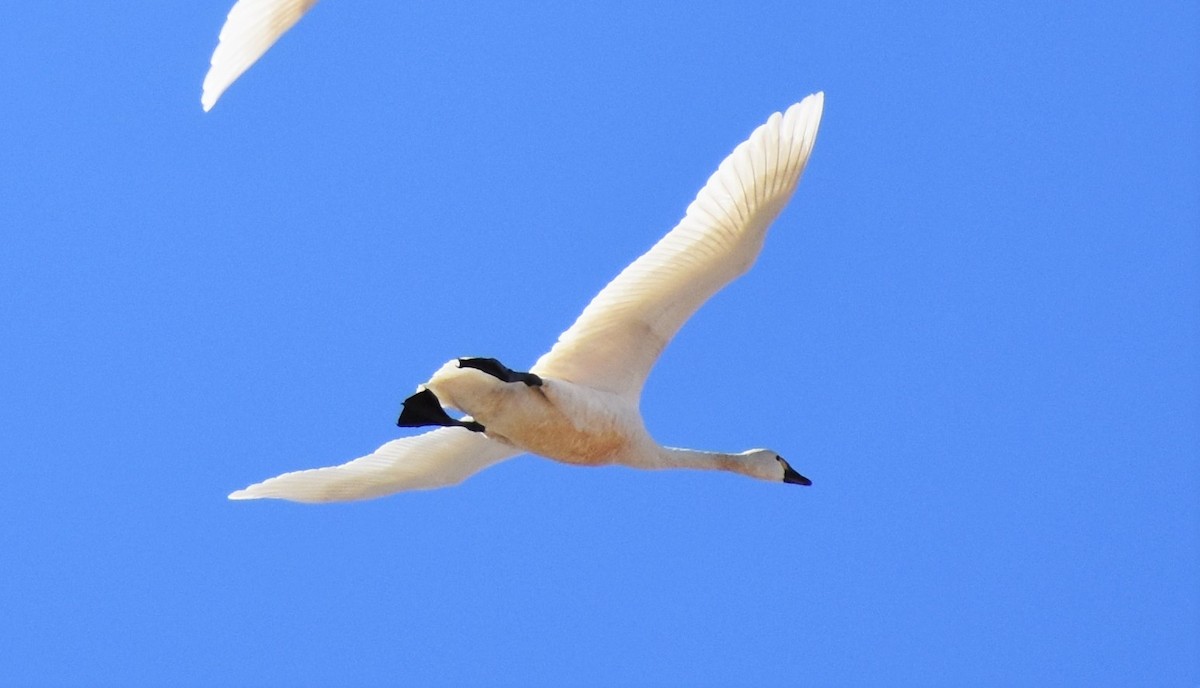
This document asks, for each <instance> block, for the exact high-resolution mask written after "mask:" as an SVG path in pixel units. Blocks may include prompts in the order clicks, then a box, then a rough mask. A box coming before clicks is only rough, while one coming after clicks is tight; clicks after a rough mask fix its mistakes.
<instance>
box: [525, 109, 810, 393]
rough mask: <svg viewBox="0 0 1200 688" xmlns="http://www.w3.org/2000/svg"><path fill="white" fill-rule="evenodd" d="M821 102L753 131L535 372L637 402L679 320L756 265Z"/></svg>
mask: <svg viewBox="0 0 1200 688" xmlns="http://www.w3.org/2000/svg"><path fill="white" fill-rule="evenodd" d="M824 102H825V97H824V94H823V93H815V94H813V95H811V96H809V97H807V98H805V99H804V100H803V101H801V102H799V103H796V104H795V105H793V106H791V107H790V108H788V110H787V112H786V113H785V114H782V115H781V114H780V113H778V112H777V113H775V114H774V115H771V118H770V119H768V120H767V122H766V124H763V125H762V126H760V127H759V128H758V129H756V130H754V133H753V134H751V135H750V138H749V140H747V141H745V142H743V143H741V144H740V145H738V147H737V148H735V149H734V151H733V153H731V154H730V155H729V157H728V158H726V159H725V161H724V162H722V163H721V166H720V167H719V168H718V169H717V171H716V172H715V173H714V174H713V175H712V176H711V177H709V179H708V182H707V183H706V184H705V185H704V188H703V189H701V191H700V193H699V195H698V196H697V197H696V200H695V201H693V202H692V204H691V205H690V206H688V209H687V214H686V215H685V216H684V218H683V220H681V221H680V223H679V224H678V225H676V226H675V228H674V229H672V230H671V231H670V232H669V233H667V235H666V236H665V237H663V238H662V239H661V240H659V242H658V243H657V244H655V245H654V246H653V247H652V248H651V249H650V250H649V251H647V252H646V253H645V254H644V255H643V256H642V257H640V258H638V259H637V260H636V261H634V262H633V263H632V264H631V265H630V266H629V267H627V268H625V270H623V271H622V272H621V274H619V275H617V277H616V279H614V280H613V281H612V282H609V283H608V286H606V287H604V289H602V290H601V291H600V293H599V294H598V295H597V296H596V298H594V299H592V302H591V303H590V304H588V306H587V308H585V309H584V310H583V313H582V314H581V315H580V316H579V319H577V320H576V321H575V324H574V325H572V326H571V327H570V329H568V330H567V331H566V332H564V333H563V334H562V335H561V336H560V337H559V338H558V342H557V343H556V344H555V345H554V348H552V349H550V351H549V352H548V353H547V354H545V355H544V356H542V357H541V358H540V359H538V362H537V363H536V364H534V366H533V368H532V369H531V370H532V371H533V372H534V373H537V374H538V375H547V376H550V377H557V378H560V379H564V380H569V381H571V382H575V383H578V384H583V385H587V386H590V387H594V388H598V389H604V390H607V391H610V392H615V393H617V394H622V395H626V396H629V397H632V398H634V399H636V398H637V397H638V395H640V393H641V390H642V385H643V384H644V383H645V381H646V376H647V375H649V374H650V369H651V368H652V367H653V366H654V363H655V361H657V360H658V355H659V354H660V353H662V350H663V348H664V347H666V345H667V342H669V341H671V338H672V337H674V336H675V333H676V332H678V331H679V328H680V327H682V326H683V323H684V322H686V321H687V319H688V318H689V317H691V315H692V313H695V312H696V309H698V308H699V307H700V305H701V304H703V303H704V302H705V301H707V300H708V299H709V298H710V297H711V296H712V295H713V294H715V293H716V292H717V291H718V290H720V289H721V287H723V286H725V285H726V284H728V283H729V282H731V281H732V280H733V279H734V278H736V277H738V276H739V275H741V274H742V273H744V272H746V270H748V269H750V266H751V265H752V264H753V263H754V259H755V258H756V257H757V256H758V252H759V249H761V248H762V243H763V238H764V237H765V236H766V231H767V227H768V226H770V224H771V222H772V221H773V220H774V219H775V217H776V216H777V215H779V211H781V210H782V209H783V206H784V205H786V204H787V202H788V199H789V198H791V196H792V192H793V191H794V190H795V189H796V183H797V182H798V181H799V180H800V174H801V173H802V172H803V171H804V165H805V164H806V163H807V162H808V156H809V154H810V153H811V152H812V147H813V142H814V141H815V140H816V137H817V127H818V125H819V124H820V121H821V110H822V107H823V106H824Z"/></svg>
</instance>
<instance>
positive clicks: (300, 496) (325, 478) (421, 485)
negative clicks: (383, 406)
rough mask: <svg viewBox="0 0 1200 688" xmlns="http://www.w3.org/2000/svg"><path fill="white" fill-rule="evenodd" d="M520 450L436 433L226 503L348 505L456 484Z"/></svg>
mask: <svg viewBox="0 0 1200 688" xmlns="http://www.w3.org/2000/svg"><path fill="white" fill-rule="evenodd" d="M519 453H520V451H519V450H517V449H515V448H513V447H510V446H508V445H506V444H502V443H500V442H497V441H496V440H492V439H488V438H487V437H484V436H483V435H481V434H480V433H477V432H471V431H470V430H465V429H463V428H439V429H437V430H434V431H433V432H427V433H425V434H424V435H417V436H415V437H404V438H401V439H398V440H392V441H391V442H388V443H387V444H385V445H383V446H382V447H380V448H379V449H376V450H375V452H374V453H371V454H368V455H366V456H364V457H362V458H358V459H355V460H353V461H350V462H349V463H344V464H342V465H340V466H329V467H327V468H313V469H310V470H307V471H295V472H292V473H284V474H283V475H280V476H276V477H274V478H270V479H269V480H264V481H263V482H261V483H257V484H254V485H251V486H250V487H247V488H246V489H244V490H238V491H237V492H234V493H233V494H231V495H229V498H230V499H262V498H270V499H290V500H291V501H293V502H309V503H317V502H349V501H353V500H356V499H372V498H374V497H382V496H384V495H389V494H392V493H393V492H400V491H401V490H428V489H431V488H434V487H447V486H450V485H457V484H458V483H461V482H462V481H464V480H466V479H467V478H469V477H471V476H472V475H474V474H475V473H478V472H479V471H482V470H483V469H485V468H487V467H488V466H491V465H492V464H495V463H499V462H500V461H503V460H504V459H507V458H510V457H512V456H516V455H517V454H519Z"/></svg>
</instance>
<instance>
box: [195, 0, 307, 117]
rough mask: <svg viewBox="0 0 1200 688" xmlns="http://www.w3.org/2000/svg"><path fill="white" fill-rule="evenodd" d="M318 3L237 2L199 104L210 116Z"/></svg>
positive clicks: (297, 0)
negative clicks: (219, 101)
mask: <svg viewBox="0 0 1200 688" xmlns="http://www.w3.org/2000/svg"><path fill="white" fill-rule="evenodd" d="M315 4H317V0H238V2H237V4H235V5H234V6H233V9H231V10H229V16H228V17H226V19H225V26H222V27H221V36H220V38H219V39H218V41H219V42H218V43H217V49H216V51H215V52H213V56H212V66H211V67H209V68H208V74H207V75H205V77H204V92H203V93H202V94H201V96H200V104H201V105H203V106H204V111H205V112H208V111H209V110H211V109H212V106H213V105H215V104H216V102H217V98H220V97H221V94H222V93H224V92H225V89H227V88H229V85H230V84H232V83H233V82H234V81H237V78H238V77H239V76H241V75H242V72H245V71H246V70H247V69H249V68H250V65H252V64H254V63H255V62H256V61H257V60H258V58H260V57H262V56H263V53H265V52H267V49H268V48H270V47H271V46H272V45H274V44H275V41H277V40H279V37H280V36H282V35H283V34H284V33H286V32H287V30H288V29H290V28H292V25H294V24H295V23H296V22H298V21H300V17H302V16H304V13H305V12H307V11H308V10H309V9H311V8H312V6H313V5H315Z"/></svg>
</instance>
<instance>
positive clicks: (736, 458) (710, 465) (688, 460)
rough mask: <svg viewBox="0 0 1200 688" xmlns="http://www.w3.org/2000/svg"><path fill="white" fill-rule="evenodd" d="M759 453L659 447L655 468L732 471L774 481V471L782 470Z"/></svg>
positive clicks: (774, 462) (773, 461) (772, 460)
mask: <svg viewBox="0 0 1200 688" xmlns="http://www.w3.org/2000/svg"><path fill="white" fill-rule="evenodd" d="M761 454H762V453H761V452H759V451H752V452H745V453H742V454H724V453H720V452H706V451H697V450H695V449H678V448H676V447H659V450H658V457H657V458H658V462H657V463H658V465H657V466H654V467H655V468H693V469H697V470H704V471H731V472H733V473H741V474H742V475H748V476H750V477H752V478H759V479H762V480H774V479H776V477H775V476H774V474H773V472H772V471H777V470H780V469H778V468H777V466H778V463H777V462H776V461H775V460H774V459H773V458H772V459H771V460H770V461H764V460H763V457H762V455H761Z"/></svg>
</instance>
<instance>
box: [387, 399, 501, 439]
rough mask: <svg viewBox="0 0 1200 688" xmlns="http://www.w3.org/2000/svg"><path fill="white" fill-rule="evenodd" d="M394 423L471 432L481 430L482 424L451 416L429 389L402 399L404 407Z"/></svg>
mask: <svg viewBox="0 0 1200 688" xmlns="http://www.w3.org/2000/svg"><path fill="white" fill-rule="evenodd" d="M396 425H399V426H400V427H402V428H423V427H425V426H427V425H439V426H442V427H447V428H449V427H457V428H466V429H468V430H470V431H471V432H483V426H482V425H480V424H479V423H476V422H475V421H473V420H468V421H462V420H458V419H457V418H451V417H450V414H448V413H446V409H444V408H442V404H441V402H439V401H438V398H437V395H435V394H434V393H433V392H432V391H430V390H429V389H423V390H421V391H420V392H417V393H416V394H414V395H412V396H411V397H409V398H407V399H405V400H404V408H403V409H401V411H400V418H399V419H398V420H397V421H396Z"/></svg>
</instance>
